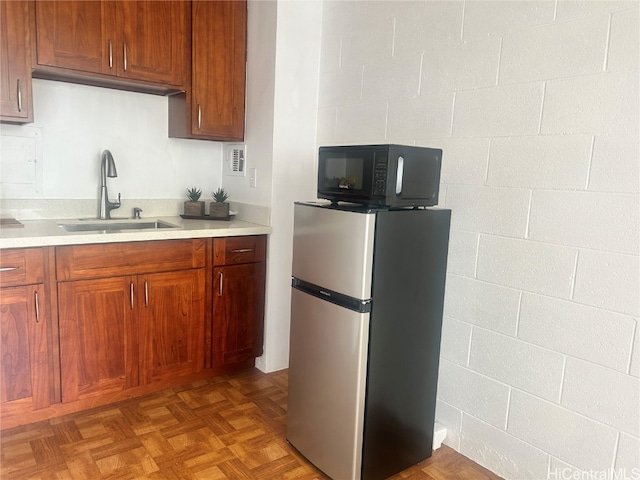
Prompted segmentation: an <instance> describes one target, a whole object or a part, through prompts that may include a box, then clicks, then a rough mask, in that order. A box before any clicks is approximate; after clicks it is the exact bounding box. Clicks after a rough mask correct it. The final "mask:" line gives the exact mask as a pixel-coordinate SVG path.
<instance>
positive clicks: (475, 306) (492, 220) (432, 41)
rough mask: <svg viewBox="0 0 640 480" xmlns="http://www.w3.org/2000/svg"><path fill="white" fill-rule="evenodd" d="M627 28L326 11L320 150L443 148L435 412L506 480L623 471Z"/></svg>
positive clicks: (347, 5) (638, 356) (635, 331)
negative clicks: (445, 241) (443, 254)
mask: <svg viewBox="0 0 640 480" xmlns="http://www.w3.org/2000/svg"><path fill="white" fill-rule="evenodd" d="M638 24H639V11H638V3H637V2H634V1H629V2H624V1H622V2H619V1H576V0H557V1H556V0H551V1H517V2H515V1H514V2H499V1H480V0H473V1H409V2H404V1H393V2H372V1H367V2H341V1H336V2H333V1H325V2H324V12H323V21H322V40H321V59H320V84H319V100H318V105H319V112H318V139H317V142H318V144H320V145H322V144H343V143H346V144H356V143H369V142H374V143H386V142H389V143H407V144H414V145H425V146H432V147H440V148H442V149H443V150H444V158H443V170H442V190H441V198H440V205H441V206H444V207H447V208H451V209H452V232H451V242H450V253H449V261H448V276H447V291H446V299H445V319H444V327H443V337H442V353H441V365H440V377H439V378H440V381H439V386H438V406H437V419H438V421H439V422H441V423H442V424H444V425H446V426H447V427H448V431H449V433H448V437H447V439H446V441H445V443H447V444H449V445H450V446H452V447H453V448H455V449H456V450H459V451H460V452H462V453H463V454H464V455H466V456H468V457H470V458H472V459H474V460H475V461H477V462H478V463H481V464H483V465H485V466H486V467H488V468H489V469H491V470H493V471H495V472H496V473H498V474H499V475H501V476H504V477H505V478H508V479H553V480H555V479H563V478H610V477H604V476H603V475H610V476H611V475H621V474H626V475H628V476H629V478H632V477H631V476H632V475H634V474H635V475H636V476H638V477H640V438H639V437H640V431H639V430H640V419H639V414H638V412H639V411H640V404H639V398H640V379H639V368H640V367H639V364H640V331H639V330H640V328H639V327H640V325H639V316H640V307H639V298H640V286H639V280H638V279H639V270H640V261H639V260H640V258H639V237H638V235H639V232H640V222H639V219H640V201H639V195H638V194H639V164H640V158H639V157H640V154H639V137H638V123H639V116H638V97H639V92H638V84H639V78H638V72H639V65H638V58H639V52H638V45H639V43H640V42H639V33H638ZM634 469H635V470H634ZM585 472H586V473H585ZM572 475H573V476H572ZM575 475H578V477H576V476H575ZM584 475H592V477H585V476H584ZM598 475H600V476H598ZM614 478H624V477H614Z"/></svg>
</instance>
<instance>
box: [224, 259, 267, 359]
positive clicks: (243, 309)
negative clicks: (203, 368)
mask: <svg viewBox="0 0 640 480" xmlns="http://www.w3.org/2000/svg"><path fill="white" fill-rule="evenodd" d="M264 283H265V264H264V263H247V264H244V265H231V266H225V267H216V268H214V269H213V363H214V365H215V366H221V365H228V364H232V363H237V362H242V361H244V360H248V359H250V358H252V357H257V356H260V355H262V343H263V333H262V332H263V322H264Z"/></svg>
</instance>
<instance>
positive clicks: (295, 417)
mask: <svg viewBox="0 0 640 480" xmlns="http://www.w3.org/2000/svg"><path fill="white" fill-rule="evenodd" d="M368 336H369V314H368V313H358V312H354V311H352V310H349V309H346V308H343V307H340V306H338V305H335V304H333V303H330V302H327V301H324V300H322V299H319V298H317V297H314V296H311V295H308V294H306V293H303V292H301V291H299V290H296V289H292V298H291V350H290V367H289V406H288V411H287V440H289V442H291V444H292V445H293V446H294V447H296V448H297V449H298V451H300V453H302V454H303V455H304V456H305V457H307V458H308V459H309V460H310V461H311V462H312V463H314V464H315V465H316V466H317V467H318V468H320V469H321V470H322V471H324V472H325V473H326V474H327V475H329V476H330V477H331V478H333V479H335V480H351V479H356V478H360V468H361V464H362V435H363V432H362V426H363V420H364V395H365V387H366V357H367V341H368Z"/></svg>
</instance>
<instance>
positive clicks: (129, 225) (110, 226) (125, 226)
mask: <svg viewBox="0 0 640 480" xmlns="http://www.w3.org/2000/svg"><path fill="white" fill-rule="evenodd" d="M58 226H59V227H61V228H63V229H65V230H66V231H67V232H120V231H122V230H150V229H151V230H153V229H158V228H180V227H178V226H177V225H172V224H170V223H167V222H163V221H162V220H156V221H149V222H110V221H108V220H107V221H102V222H91V223H89V222H87V223H59V224H58Z"/></svg>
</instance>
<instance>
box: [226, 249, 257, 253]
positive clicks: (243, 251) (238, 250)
mask: <svg viewBox="0 0 640 480" xmlns="http://www.w3.org/2000/svg"><path fill="white" fill-rule="evenodd" d="M247 252H253V248H237V249H235V250H231V253H247Z"/></svg>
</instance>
